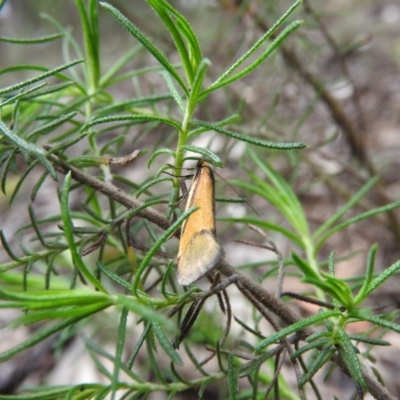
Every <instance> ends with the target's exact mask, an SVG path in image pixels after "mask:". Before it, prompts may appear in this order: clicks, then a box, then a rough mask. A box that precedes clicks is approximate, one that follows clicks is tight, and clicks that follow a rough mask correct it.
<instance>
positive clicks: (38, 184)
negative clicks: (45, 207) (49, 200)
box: [31, 171, 49, 203]
mask: <svg viewBox="0 0 400 400" xmlns="http://www.w3.org/2000/svg"><path fill="white" fill-rule="evenodd" d="M48 176H49V171H45V172H43V174H42V175H40V177H39V179H38V180H37V181H36V183H35V186H34V187H33V189H32V192H31V201H32V203H33V202H34V201H35V199H36V195H37V193H38V192H39V190H40V188H41V187H42V184H43V182H44V181H45V180H46V178H47V177H48Z"/></svg>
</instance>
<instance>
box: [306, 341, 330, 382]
mask: <svg viewBox="0 0 400 400" xmlns="http://www.w3.org/2000/svg"><path fill="white" fill-rule="evenodd" d="M334 352H335V348H334V347H333V345H332V343H331V342H329V343H326V344H325V345H324V346H323V348H322V349H321V351H319V353H318V356H317V358H316V359H315V361H314V362H313V363H312V365H311V367H310V368H309V370H308V372H307V373H306V374H304V375H303V376H302V377H301V378H300V380H299V387H303V386H304V385H305V384H306V383H307V382H308V381H309V380H310V379H311V378H312V377H313V376H314V375H315V374H316V373H317V372H318V371H319V370H320V369H321V368H322V367H323V366H324V364H325V363H326V362H327V361H328V360H329V359H330V358H331V357H332V355H333V353H334Z"/></svg>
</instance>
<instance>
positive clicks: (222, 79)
mask: <svg viewBox="0 0 400 400" xmlns="http://www.w3.org/2000/svg"><path fill="white" fill-rule="evenodd" d="M300 4H301V0H299V1H296V2H295V3H294V4H293V5H292V6H291V7H290V8H289V9H288V10H287V11H286V12H285V14H283V15H282V17H281V18H279V20H278V21H277V22H275V23H274V25H273V26H272V27H271V28H270V29H269V30H268V31H267V32H266V33H265V34H264V35H263V36H262V37H261V38H260V39H259V40H258V41H257V42H256V43H255V44H254V45H253V46H251V48H250V49H249V50H248V51H247V52H246V53H245V54H244V55H243V56H242V57H240V58H239V60H237V61H236V62H235V63H234V64H233V65H232V66H231V67H230V68H228V70H227V71H226V72H224V73H223V74H222V75H221V76H220V77H219V78H218V79H217V80H216V81H215V82H214V83H212V84H211V85H210V87H209V88H208V89H206V90H205V91H204V92H203V93H202V97H205V96H206V95H207V94H208V93H209V92H211V91H213V90H216V89H217V88H219V87H221V86H225V85H226V84H228V83H230V82H232V81H233V80H236V79H239V77H240V76H241V75H246V74H247V73H249V72H250V71H251V70H252V69H250V71H248V72H246V69H245V70H244V71H242V72H240V73H238V74H236V75H235V76H234V77H231V78H229V76H230V75H231V74H232V72H233V71H234V70H236V69H237V68H238V67H239V66H240V65H242V64H243V63H244V62H245V61H246V60H247V59H248V58H249V57H250V56H251V55H252V54H253V53H254V52H255V51H256V50H257V49H259V48H260V46H261V45H262V44H263V43H264V42H265V41H267V40H268V39H269V38H270V37H271V36H272V35H273V33H274V32H275V31H276V30H277V29H278V28H279V26H281V25H282V24H283V23H284V22H285V20H286V19H287V18H288V17H289V16H290V15H291V14H292V13H293V11H294V10H295V9H296V8H297V7H298V6H299V5H300ZM287 29H288V28H286V30H287ZM283 33H284V32H282V33H281V34H280V35H279V36H278V38H281V39H280V40H278V38H276V39H275V42H278V43H275V45H274V44H271V45H270V46H269V47H268V48H267V50H266V51H265V52H263V54H262V55H261V56H260V57H258V58H257V60H256V61H254V62H253V63H252V64H251V66H252V65H254V64H257V63H258V64H260V63H261V62H262V61H263V59H265V58H266V57H267V56H268V55H269V54H270V53H271V52H272V51H273V50H274V49H275V48H276V46H277V45H279V44H280V42H281V41H283V40H284V39H285V37H286V36H287V35H288V34H290V32H288V33H287V34H285V35H283ZM282 36H284V37H283V38H282ZM248 68H249V67H247V69H248ZM253 69H254V68H253ZM233 78H235V79H233Z"/></svg>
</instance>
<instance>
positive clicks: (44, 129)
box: [27, 112, 77, 140]
mask: <svg viewBox="0 0 400 400" xmlns="http://www.w3.org/2000/svg"><path fill="white" fill-rule="evenodd" d="M76 114H77V112H70V113H68V114H65V115H62V116H61V117H60V118H57V119H55V120H54V121H51V122H49V123H47V124H44V125H42V126H40V127H39V128H37V129H35V130H34V131H32V132H30V133H29V134H28V136H27V139H28V140H29V139H32V138H35V136H39V135H46V134H48V133H49V132H52V131H54V130H55V129H56V128H57V127H59V126H60V125H62V124H63V123H64V122H67V121H69V120H70V119H72V118H73V117H75V115H76Z"/></svg>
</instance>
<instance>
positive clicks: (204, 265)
mask: <svg viewBox="0 0 400 400" xmlns="http://www.w3.org/2000/svg"><path fill="white" fill-rule="evenodd" d="M223 255H224V250H223V249H222V247H221V245H220V244H219V243H218V241H217V239H216V238H215V236H214V234H213V233H212V232H210V231H207V230H201V231H200V232H198V233H196V234H195V235H194V236H193V237H192V238H191V240H190V241H189V243H188V244H187V246H186V249H185V251H184V252H183V253H182V254H181V255H180V257H179V258H178V261H177V273H176V274H177V278H178V282H179V284H180V285H184V286H187V285H190V284H191V283H193V282H194V281H196V280H197V279H199V278H200V277H202V276H203V275H204V274H205V273H206V272H207V271H209V270H210V269H211V268H213V267H215V265H216V264H217V263H218V261H219V260H220V259H221V257H222V256H223Z"/></svg>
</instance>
